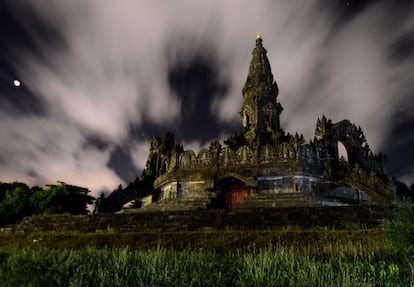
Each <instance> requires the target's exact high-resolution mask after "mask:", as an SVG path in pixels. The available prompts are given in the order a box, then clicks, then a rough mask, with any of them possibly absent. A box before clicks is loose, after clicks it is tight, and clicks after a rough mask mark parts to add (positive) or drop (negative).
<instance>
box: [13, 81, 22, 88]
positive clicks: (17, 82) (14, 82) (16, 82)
mask: <svg viewBox="0 0 414 287" xmlns="http://www.w3.org/2000/svg"><path fill="white" fill-rule="evenodd" d="M13 84H14V85H15V86H16V87H20V85H21V83H20V81H19V80H14V81H13Z"/></svg>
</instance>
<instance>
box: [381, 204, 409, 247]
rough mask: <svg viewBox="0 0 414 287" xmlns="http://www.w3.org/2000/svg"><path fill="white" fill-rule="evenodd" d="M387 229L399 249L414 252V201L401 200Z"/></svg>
mask: <svg viewBox="0 0 414 287" xmlns="http://www.w3.org/2000/svg"><path fill="white" fill-rule="evenodd" d="M385 229H386V231H387V234H388V236H389V238H390V240H391V243H392V244H393V246H394V247H396V248H397V249H398V250H399V251H403V252H408V253H409V254H414V203H412V202H408V201H404V202H401V203H400V204H399V205H398V206H397V207H396V208H395V210H394V212H393V215H392V218H391V220H390V221H389V222H388V223H387V224H386V225H385Z"/></svg>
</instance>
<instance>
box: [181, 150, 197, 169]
mask: <svg viewBox="0 0 414 287" xmlns="http://www.w3.org/2000/svg"><path fill="white" fill-rule="evenodd" d="M196 164H197V157H196V154H195V153H194V152H193V151H192V150H186V151H185V152H184V153H183V155H182V156H181V160H180V166H181V167H182V168H192V167H195V166H196Z"/></svg>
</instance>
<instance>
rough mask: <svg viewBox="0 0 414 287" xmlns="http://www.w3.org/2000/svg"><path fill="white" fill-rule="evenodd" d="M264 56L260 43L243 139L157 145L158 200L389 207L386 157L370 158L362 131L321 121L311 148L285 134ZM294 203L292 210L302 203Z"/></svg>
mask: <svg viewBox="0 0 414 287" xmlns="http://www.w3.org/2000/svg"><path fill="white" fill-rule="evenodd" d="M266 53H267V51H266V50H265V48H264V47H263V45H262V38H261V37H258V38H257V39H256V47H255V48H254V49H253V53H252V55H253V57H252V60H251V63H250V67H249V73H248V76H247V80H246V83H245V85H244V88H243V90H242V91H243V99H244V102H243V105H242V107H241V110H240V116H241V123H242V129H241V132H240V133H238V134H236V135H234V136H232V137H230V138H229V139H228V140H227V141H225V142H224V143H223V144H221V143H219V142H212V143H211V144H210V146H209V147H208V148H204V149H202V150H201V151H199V152H198V153H195V152H194V151H192V150H185V151H184V150H177V149H175V150H173V152H172V153H170V154H169V155H168V157H166V156H165V154H164V155H163V154H162V153H156V152H155V151H156V150H158V149H157V147H158V146H159V143H158V141H157V139H156V138H154V139H153V142H152V145H151V154H152V155H153V156H154V157H155V158H156V162H157V164H156V165H157V176H156V179H155V182H154V188H155V189H156V190H159V192H160V194H161V196H160V200H161V201H162V200H165V199H174V198H177V199H198V200H205V202H206V207H207V206H211V207H235V206H238V208H242V207H243V206H244V205H246V206H257V207H260V206H261V205H263V206H269V205H268V204H267V203H269V202H270V201H272V200H273V202H276V201H277V197H283V196H282V195H286V194H290V195H292V194H296V195H295V196H301V198H302V199H303V198H306V201H305V202H307V203H308V204H309V205H315V204H329V205H331V204H333V205H334V204H360V203H381V204H389V203H391V202H392V200H393V191H392V187H391V184H390V183H389V179H388V177H387V176H386V175H385V172H384V158H383V156H382V155H374V154H373V153H372V152H371V150H370V148H369V146H368V144H367V142H366V139H365V136H364V134H363V132H362V130H361V128H359V127H356V126H355V125H354V124H352V123H351V122H349V121H348V120H343V121H340V122H338V123H332V121H331V120H329V119H327V118H326V117H325V116H322V118H320V119H318V121H317V124H316V131H315V138H314V139H313V140H312V141H310V142H305V140H304V139H303V137H302V136H300V135H297V134H296V135H290V134H286V133H285V132H284V131H283V130H282V129H281V128H280V115H281V113H282V111H283V108H282V105H281V104H280V103H279V102H278V100H277V97H278V94H279V89H278V86H277V84H276V82H275V81H274V79H273V74H272V71H271V67H270V64H269V60H268V58H267V55H266ZM154 141H155V142H154ZM338 142H341V143H342V144H343V145H344V146H345V148H346V150H347V154H348V161H345V160H344V159H341V158H339V153H338ZM260 198H262V199H266V200H261V201H260V200H259V199H260ZM286 198H288V199H287V200H289V198H293V197H286ZM232 200H235V201H237V202H232ZM255 200H256V201H257V203H256V204H251V203H252V202H254V201H255ZM295 200H296V199H295ZM295 200H294V201H293V203H292V205H295V202H302V203H303V202H304V201H298V200H296V201H295ZM248 202H250V205H249V204H247V203H248ZM285 203H286V202H285ZM302 203H301V204H299V203H298V205H302ZM271 206H274V207H277V204H273V205H271Z"/></svg>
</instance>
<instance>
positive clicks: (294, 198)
mask: <svg viewBox="0 0 414 287" xmlns="http://www.w3.org/2000/svg"><path fill="white" fill-rule="evenodd" d="M314 205H316V204H315V203H314V202H312V200H311V199H309V198H308V197H307V196H306V195H305V194H303V193H301V192H291V193H257V194H254V196H249V197H247V198H246V199H245V200H244V202H243V203H242V204H240V205H239V207H238V208H241V209H246V208H249V209H250V208H280V207H295V206H314Z"/></svg>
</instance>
